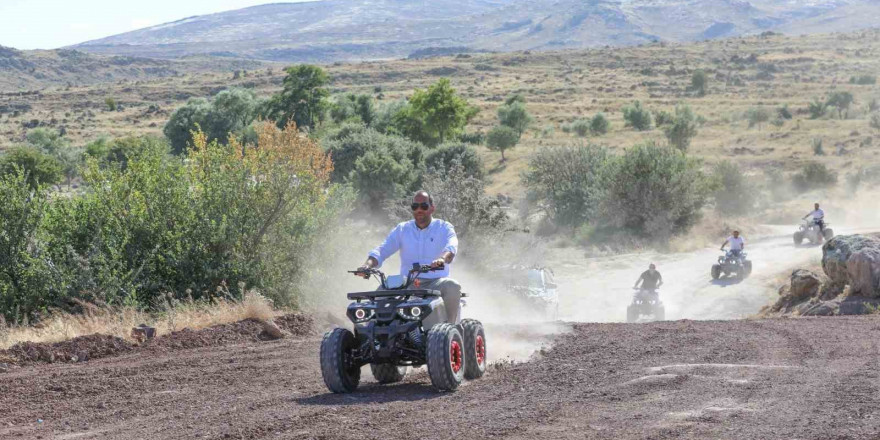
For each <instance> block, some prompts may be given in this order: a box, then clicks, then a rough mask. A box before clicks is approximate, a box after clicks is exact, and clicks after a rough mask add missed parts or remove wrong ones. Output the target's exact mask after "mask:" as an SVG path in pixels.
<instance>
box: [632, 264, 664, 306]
mask: <svg viewBox="0 0 880 440" xmlns="http://www.w3.org/2000/svg"><path fill="white" fill-rule="evenodd" d="M639 282H641V283H642V287H641V291H640V292H647V295H648V299H649V300H651V301H657V300H658V298H659V297H658V295H657V289H658V288H659V287H660V286H662V285H663V276H662V275H660V272H658V271H657V266H655V265H654V263H651V264H650V265H648V270H646V271H644V272H642V275H641V276H639V279H637V280H636V284H635V285H634V286H633V288H634V289H639ZM639 295H641V293H639V294H637V295H636V298H639Z"/></svg>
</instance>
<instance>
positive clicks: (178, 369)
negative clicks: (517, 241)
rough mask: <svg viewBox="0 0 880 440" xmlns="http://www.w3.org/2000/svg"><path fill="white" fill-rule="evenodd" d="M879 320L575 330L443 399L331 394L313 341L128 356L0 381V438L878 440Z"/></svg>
mask: <svg viewBox="0 0 880 440" xmlns="http://www.w3.org/2000/svg"><path fill="white" fill-rule="evenodd" d="M878 323H880V320H878V318H877V317H876V316H864V317H837V318H814V319H798V320H786V319H775V320H740V321H677V322H662V323H650V324H638V325H628V324H598V323H597V324H576V325H574V327H573V329H572V331H571V332H569V333H567V334H564V335H561V336H559V339H558V340H557V343H556V344H555V345H554V347H553V348H552V349H549V350H546V351H545V352H544V354H543V355H542V356H541V357H540V358H537V359H534V360H532V361H530V362H527V363H522V364H516V365H509V364H501V365H499V366H496V367H493V368H491V369H490V371H489V372H488V374H487V376H486V377H484V378H483V379H481V380H479V381H475V382H470V383H466V384H465V385H464V386H463V387H462V388H460V389H459V391H458V392H456V393H447V394H439V393H436V392H434V391H433V390H432V389H431V388H430V387H429V385H428V383H429V382H428V379H427V377H425V375H424V373H417V374H415V375H414V376H413V377H411V378H410V379H408V380H407V381H406V382H405V383H402V384H398V385H391V386H378V385H375V384H374V383H373V381H372V379H371V378H370V377H369V373H368V372H366V371H368V370H366V371H365V373H364V385H363V386H362V388H361V390H359V392H357V393H354V394H351V395H332V394H328V393H327V392H326V390H325V388H324V386H323V383H322V381H321V377H320V374H319V372H318V362H317V348H318V344H319V340H318V339H317V338H315V337H309V338H305V339H293V340H285V341H278V342H250V343H245V344H237V345H229V346H217V347H205V348H197V349H180V350H175V351H171V352H167V353H146V352H138V353H135V354H129V355H125V356H121V357H116V358H105V359H99V360H95V361H90V362H87V363H81V364H72V365H49V366H42V367H26V368H23V369H19V370H14V371H12V372H8V373H3V374H0V438H3V439H4V440H5V439H19V438H20V439H35V438H45V439H114V440H129V439H132V440H133V439H146V438H148V439H205V438H208V439H222V438H232V439H365V438H366V439H384V438H401V436H405V437H406V436H409V437H417V438H424V439H453V438H459V439H460V438H469V439H483V438H508V439H534V438H558V439H583V438H588V439H593V438H595V439H642V438H693V439H706V438H762V439H777V438H778V439H790V438H798V439H828V438H838V439H861V438H876V436H877V435H880V410H878V408H880V382H878V379H877V373H876V371H875V370H876V368H874V367H875V366H876V364H877V362H878V361H880V349H878V344H877V342H876V341H877V340H878V339H880V326H878ZM490 344H491V342H490ZM490 348H491V345H490Z"/></svg>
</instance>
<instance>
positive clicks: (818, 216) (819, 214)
mask: <svg viewBox="0 0 880 440" xmlns="http://www.w3.org/2000/svg"><path fill="white" fill-rule="evenodd" d="M801 212H803V211H801ZM809 216H813V220H822V219H824V218H825V211H823V210H821V209H817V210H815V211H813V212H811V213H809V214H807V217H809Z"/></svg>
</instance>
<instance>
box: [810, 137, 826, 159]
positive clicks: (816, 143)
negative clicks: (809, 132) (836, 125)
mask: <svg viewBox="0 0 880 440" xmlns="http://www.w3.org/2000/svg"><path fill="white" fill-rule="evenodd" d="M811 145H812V146H813V154H815V155H816V156H824V155H825V150H824V149H822V138H818V137H817V138H813V140H812V142H811Z"/></svg>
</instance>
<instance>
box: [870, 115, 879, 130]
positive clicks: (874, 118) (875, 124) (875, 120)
mask: <svg viewBox="0 0 880 440" xmlns="http://www.w3.org/2000/svg"><path fill="white" fill-rule="evenodd" d="M868 125H870V126H871V128H873V129H874V130H880V112H874V113H871V117H870V118H869V122H868Z"/></svg>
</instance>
